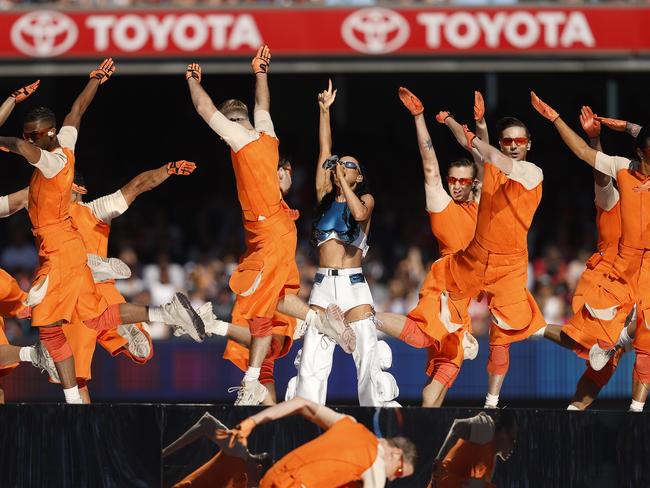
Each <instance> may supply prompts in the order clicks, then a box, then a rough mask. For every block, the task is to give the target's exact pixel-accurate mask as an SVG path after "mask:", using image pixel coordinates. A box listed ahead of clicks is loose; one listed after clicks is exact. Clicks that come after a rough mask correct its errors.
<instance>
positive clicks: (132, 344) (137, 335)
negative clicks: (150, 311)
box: [117, 324, 151, 359]
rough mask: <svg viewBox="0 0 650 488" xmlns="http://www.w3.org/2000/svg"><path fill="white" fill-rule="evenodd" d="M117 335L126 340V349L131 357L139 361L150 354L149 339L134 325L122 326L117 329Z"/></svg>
mask: <svg viewBox="0 0 650 488" xmlns="http://www.w3.org/2000/svg"><path fill="white" fill-rule="evenodd" d="M117 333H118V334H119V335H121V336H122V337H124V338H125V339H126V340H127V342H128V344H127V346H126V348H127V349H128V351H129V352H130V353H131V355H133V356H135V357H136V358H140V359H147V358H148V357H149V355H150V354H151V343H150V342H149V338H148V337H147V335H146V334H145V333H144V332H142V331H141V330H140V329H139V328H138V327H137V326H136V325H135V324H122V325H120V326H119V327H118V328H117Z"/></svg>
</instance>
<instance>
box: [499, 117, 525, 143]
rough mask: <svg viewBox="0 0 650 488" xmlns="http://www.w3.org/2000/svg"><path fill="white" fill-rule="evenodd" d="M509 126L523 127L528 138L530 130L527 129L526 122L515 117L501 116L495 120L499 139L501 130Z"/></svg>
mask: <svg viewBox="0 0 650 488" xmlns="http://www.w3.org/2000/svg"><path fill="white" fill-rule="evenodd" d="M509 127H521V128H523V129H524V130H525V131H526V137H528V138H529V139H530V131H529V130H528V127H526V124H524V123H523V122H522V121H521V120H519V119H516V118H515V117H503V118H502V119H499V120H497V135H498V136H499V139H501V136H502V135H503V131H504V130H506V129H507V128H509Z"/></svg>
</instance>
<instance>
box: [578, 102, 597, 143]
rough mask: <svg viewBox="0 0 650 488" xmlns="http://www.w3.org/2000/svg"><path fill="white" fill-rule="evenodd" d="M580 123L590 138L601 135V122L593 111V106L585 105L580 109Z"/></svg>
mask: <svg viewBox="0 0 650 488" xmlns="http://www.w3.org/2000/svg"><path fill="white" fill-rule="evenodd" d="M580 125H581V126H582V129H583V130H584V131H585V132H586V134H587V136H588V137H589V139H596V138H597V137H600V122H599V121H598V119H597V118H596V116H595V115H594V113H593V112H592V111H591V107H588V106H586V105H583V106H582V108H581V109H580Z"/></svg>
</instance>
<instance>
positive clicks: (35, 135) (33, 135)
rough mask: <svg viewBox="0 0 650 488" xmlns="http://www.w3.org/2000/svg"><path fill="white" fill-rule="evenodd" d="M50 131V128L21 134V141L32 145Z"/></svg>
mask: <svg viewBox="0 0 650 488" xmlns="http://www.w3.org/2000/svg"><path fill="white" fill-rule="evenodd" d="M50 130H52V127H48V128H47V129H43V130H34V131H32V132H23V139H24V140H26V141H27V142H31V143H34V142H36V141H38V140H39V139H40V138H41V137H43V135H45V134H46V133H47V132H48V131H50Z"/></svg>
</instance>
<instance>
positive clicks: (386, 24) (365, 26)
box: [341, 8, 411, 54]
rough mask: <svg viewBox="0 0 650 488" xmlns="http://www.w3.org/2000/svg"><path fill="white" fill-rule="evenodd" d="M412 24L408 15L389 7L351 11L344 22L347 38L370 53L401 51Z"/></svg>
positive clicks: (342, 29)
mask: <svg viewBox="0 0 650 488" xmlns="http://www.w3.org/2000/svg"><path fill="white" fill-rule="evenodd" d="M410 33H411V28H410V27H409V24H408V22H407V21H406V19H405V18H404V17H402V16H401V15H400V14H398V13H397V12H395V11H394V10H389V9H387V8H364V9H361V10H357V11H356V12H354V13H352V14H350V15H349V16H348V17H347V18H346V19H345V20H344V21H343V25H341V35H342V36H343V40H344V41H345V42H346V43H347V44H348V45H349V46H350V47H351V48H353V49H356V50H357V51H359V52H362V53H366V54H385V53H390V52H393V51H397V50H398V49H399V48H400V47H402V46H403V45H404V43H405V42H406V41H407V40H408V38H409V34H410Z"/></svg>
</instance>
